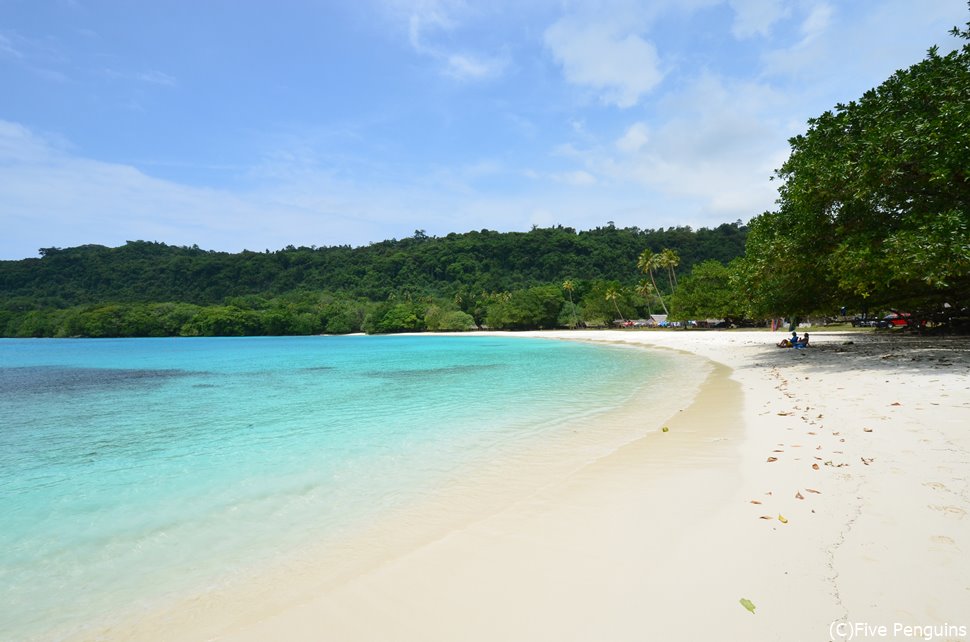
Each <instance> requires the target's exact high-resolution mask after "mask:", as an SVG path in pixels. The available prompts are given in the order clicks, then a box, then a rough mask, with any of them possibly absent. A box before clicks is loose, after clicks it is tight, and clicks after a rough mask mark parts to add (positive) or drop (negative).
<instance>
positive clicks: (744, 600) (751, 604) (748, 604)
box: [740, 597, 754, 615]
mask: <svg viewBox="0 0 970 642" xmlns="http://www.w3.org/2000/svg"><path fill="white" fill-rule="evenodd" d="M740 602H741V606H743V607H744V608H746V609H748V610H749V611H751V615H754V602H752V601H751V600H749V599H748V598H746V597H742V598H741V600H740Z"/></svg>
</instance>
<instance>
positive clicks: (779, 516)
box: [778, 514, 788, 524]
mask: <svg viewBox="0 0 970 642" xmlns="http://www.w3.org/2000/svg"><path fill="white" fill-rule="evenodd" d="M778 521H779V522H781V523H782V524H787V523H788V518H787V517H785V516H784V515H781V514H779V515H778Z"/></svg>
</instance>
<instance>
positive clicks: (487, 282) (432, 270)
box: [0, 221, 747, 310]
mask: <svg viewBox="0 0 970 642" xmlns="http://www.w3.org/2000/svg"><path fill="white" fill-rule="evenodd" d="M746 232H747V230H746V228H745V227H743V226H742V225H741V224H740V221H739V222H738V223H735V224H724V225H721V226H719V227H717V228H715V229H706V228H702V229H698V230H692V229H691V228H689V227H677V228H667V229H657V230H650V229H647V230H641V229H638V228H616V227H614V226H613V225H607V226H605V227H599V228H596V229H594V230H589V231H581V232H577V231H575V230H573V229H571V228H565V227H553V228H534V229H533V230H532V231H530V232H507V233H499V232H493V231H488V230H482V231H477V232H467V233H463V234H449V235H448V236H445V237H431V236H427V235H425V234H424V233H423V232H421V231H417V232H415V234H414V236H411V237H408V238H405V239H401V240H390V241H383V242H380V243H374V244H371V245H368V246H364V247H358V248H351V247H349V246H338V247H321V248H317V247H299V248H295V247H292V246H290V247H287V248H286V249H284V250H279V251H275V252H270V251H265V252H252V251H243V252H241V253H238V254H229V253H224V252H212V251H206V250H203V249H199V248H198V247H191V248H188V247H176V246H170V245H165V244H163V243H154V242H146V241H131V242H128V243H127V244H126V245H124V246H121V247H116V248H108V247H103V246H100V245H86V246H81V247H75V248H68V249H60V248H43V249H42V250H41V255H42V256H41V258H38V259H24V260H20V261H0V300H2V301H3V307H5V308H7V309H8V310H9V309H20V310H24V309H31V308H34V309H36V308H48V309H50V308H65V307H69V306H76V305H85V304H98V303H105V302H113V303H146V302H185V303H192V304H196V305H215V304H221V303H223V302H225V301H226V299H227V298H229V297H240V296H246V295H260V296H265V297H276V296H280V295H284V294H287V293H290V292H295V291H296V292H298V291H304V292H308V291H317V292H330V293H334V294H340V295H342V296H347V297H359V298H362V299H369V300H371V301H383V300H387V299H388V298H393V297H396V296H437V297H442V296H448V297H451V296H454V295H460V294H462V293H464V292H467V293H475V294H477V293H480V292H500V291H513V290H519V289H523V288H529V287H534V286H537V285H544V284H561V283H562V282H563V280H565V279H576V280H613V281H618V282H619V283H621V284H624V285H629V284H633V283H634V282H635V281H636V280H637V279H638V278H642V277H643V275H642V273H638V271H637V268H636V265H637V257H638V256H639V254H640V253H641V252H642V251H643V250H644V249H651V250H653V251H655V252H659V251H660V250H661V249H663V248H670V249H672V250H675V251H676V252H677V254H678V255H679V256H680V265H679V268H678V272H683V273H686V272H687V271H689V270H690V268H691V266H692V265H694V264H695V263H698V262H701V261H704V260H708V259H716V260H718V261H721V262H724V263H726V262H728V261H730V260H731V259H734V258H735V257H738V256H740V255H742V254H743V253H744V243H745V236H746Z"/></svg>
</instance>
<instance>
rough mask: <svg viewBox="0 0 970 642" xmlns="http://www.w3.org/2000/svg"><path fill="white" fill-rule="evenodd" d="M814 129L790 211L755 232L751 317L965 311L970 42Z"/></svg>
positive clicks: (747, 266)
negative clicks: (849, 310)
mask: <svg viewBox="0 0 970 642" xmlns="http://www.w3.org/2000/svg"><path fill="white" fill-rule="evenodd" d="M968 31H970V29H968V30H967V31H959V30H954V32H953V33H954V35H958V36H961V37H962V38H964V39H967V40H970V36H968ZM808 124H809V127H808V131H807V132H806V133H805V134H803V135H799V136H795V137H794V138H792V139H791V140H790V144H791V150H792V151H791V156H790V158H789V159H788V160H787V162H785V164H784V165H783V166H782V167H781V168H780V169H779V170H778V171H777V178H778V179H780V180H781V183H782V184H781V187H780V189H779V200H778V205H779V207H778V209H777V210H776V211H773V212H767V213H765V214H763V215H761V216H759V217H757V218H755V219H754V220H753V221H752V223H751V230H750V234H749V235H748V239H747V248H746V255H745V258H744V260H743V261H741V263H740V266H739V270H740V273H741V274H742V275H743V277H744V281H745V284H746V288H747V293H748V295H749V299H750V301H751V303H752V306H751V307H752V310H751V312H752V313H754V314H756V315H758V316H770V315H795V314H800V313H810V312H815V311H831V310H833V309H837V308H839V307H840V306H842V305H850V306H851V307H854V308H856V309H866V308H867V307H869V308H872V309H906V310H910V311H913V312H916V311H922V312H930V311H932V310H934V309H938V308H939V307H941V306H943V305H944V304H947V305H950V306H951V307H960V308H962V307H965V306H966V305H967V303H968V300H970V299H968V297H970V175H968V172H970V42H968V43H966V44H964V45H963V47H962V48H960V49H958V50H956V51H953V52H951V53H948V54H946V55H941V54H940V53H939V51H938V49H937V48H936V47H934V48H932V49H930V50H929V52H928V53H927V55H926V58H925V59H924V60H922V61H921V62H919V63H917V64H915V65H913V66H911V67H909V68H908V69H904V70H900V71H898V72H896V73H895V74H893V75H892V76H891V77H890V78H889V79H888V80H886V81H885V82H884V83H882V84H881V85H880V86H879V87H877V88H875V89H872V90H870V91H867V92H866V93H865V94H864V95H863V96H862V97H861V98H859V99H858V100H855V101H851V102H849V103H848V104H840V105H837V106H836V107H835V109H834V110H833V111H826V112H825V113H824V114H822V115H821V116H819V117H817V118H813V119H811V120H810V121H809V123H808Z"/></svg>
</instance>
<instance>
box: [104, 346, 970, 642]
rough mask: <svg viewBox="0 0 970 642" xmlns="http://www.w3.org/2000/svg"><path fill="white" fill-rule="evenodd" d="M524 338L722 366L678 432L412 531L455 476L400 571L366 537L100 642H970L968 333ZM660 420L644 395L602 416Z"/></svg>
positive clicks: (684, 410)
mask: <svg viewBox="0 0 970 642" xmlns="http://www.w3.org/2000/svg"><path fill="white" fill-rule="evenodd" d="M502 336H510V335H502ZM514 336H528V337H543V338H548V339H565V340H579V341H596V342H599V341H603V342H611V343H628V344H636V345H642V346H649V347H653V348H662V349H673V350H678V351H683V352H689V353H692V354H693V355H696V356H699V357H703V358H704V359H707V360H709V363H710V364H711V365H710V366H708V367H707V368H706V369H704V368H700V369H698V366H697V365H696V364H695V365H693V366H692V367H691V368H688V369H684V370H681V371H678V372H676V373H675V374H674V375H672V376H669V377H665V378H664V380H663V381H660V382H657V384H656V385H658V386H663V387H664V389H669V390H671V391H674V390H677V389H678V388H679V387H681V386H684V388H683V389H684V390H687V391H689V392H690V394H691V395H694V396H695V397H696V398H695V400H694V402H693V403H687V404H686V405H683V404H681V405H680V407H678V408H676V409H674V411H673V412H672V413H671V414H670V415H669V418H668V419H667V420H666V421H663V422H662V424H663V426H662V428H663V427H665V428H666V431H663V430H656V429H655V430H652V431H650V432H649V434H646V435H645V436H643V437H642V438H640V439H638V440H636V441H633V442H631V443H628V444H626V445H624V446H621V447H619V448H618V449H615V450H613V451H612V452H608V453H604V454H603V455H602V456H600V457H598V458H597V459H596V460H595V461H592V462H591V463H589V464H587V465H585V466H583V467H581V468H579V469H577V470H574V471H571V472H567V473H566V474H563V475H559V476H558V481H556V482H555V483H547V484H545V485H543V486H541V487H538V488H532V489H528V490H526V489H521V488H520V489H519V492H520V494H519V495H517V496H515V497H511V498H509V501H504V500H503V502H502V503H501V505H498V506H491V507H488V506H485V507H484V508H485V510H478V509H476V510H475V511H473V512H474V513H475V514H473V515H466V516H465V518H464V519H462V520H461V521H460V523H457V524H455V523H451V524H450V525H449V528H448V530H447V531H446V532H445V533H443V534H438V535H436V536H434V537H433V538H431V539H422V537H421V536H420V535H416V536H415V537H414V538H412V539H410V540H409V539H408V538H407V537H405V536H402V534H404V533H406V532H408V529H411V532H413V533H415V534H419V533H421V532H422V528H421V526H422V525H423V524H426V523H427V521H428V520H434V519H436V517H435V516H436V515H437V516H438V517H437V519H439V520H440V519H441V512H440V511H442V510H444V511H448V509H449V507H461V506H463V505H465V506H467V505H470V504H469V502H468V499H467V498H469V497H474V496H475V493H476V486H475V484H476V483H477V482H476V480H474V479H471V478H470V479H468V480H467V483H465V484H463V483H462V482H461V478H460V477H458V478H456V484H455V487H454V492H453V493H451V494H448V495H445V496H442V497H440V498H439V499H440V501H439V502H432V503H431V504H429V505H428V506H427V509H426V510H419V511H416V512H415V513H413V514H411V515H402V516H401V519H400V521H399V522H397V523H396V524H394V525H393V526H392V527H390V528H389V529H388V531H386V532H385V533H383V535H390V534H393V535H394V538H395V541H396V542H397V544H398V546H397V548H396V549H394V550H390V549H387V548H385V549H383V554H382V555H381V556H377V557H370V558H367V551H366V545H367V542H358V546H353V547H351V548H349V549H348V550H345V551H337V552H333V553H334V554H333V555H332V556H330V557H329V558H325V556H323V557H319V558H317V559H316V560H309V559H307V560H302V561H301V562H300V563H294V564H292V565H291V566H289V567H287V568H279V569H276V571H275V572H274V573H272V574H269V575H265V576H263V577H261V578H260V582H259V583H254V584H252V585H250V586H248V587H241V588H239V587H237V589H236V590H234V591H231V592H228V593H223V594H218V593H214V594H213V595H211V596H209V597H207V598H204V599H196V600H194V601H192V602H189V603H185V604H184V605H182V606H181V607H180V608H179V609H178V610H177V611H173V612H166V613H160V614H157V616H156V617H151V618H146V619H143V620H141V621H139V622H137V623H131V625H130V626H126V627H121V628H118V629H117V630H113V631H107V632H105V633H104V636H103V637H104V638H105V639H130V640H163V639H180V640H207V639H218V640H226V641H230V640H231V641H233V642H242V641H250V640H252V641H255V640H266V639H286V640H308V641H309V640H319V639H339V640H378V639H394V640H442V641H443V640H457V639H460V640H498V639H502V640H540V639H542V640H552V639H555V640H577V641H579V640H631V641H632V640H643V639H670V640H696V639H735V640H740V639H744V640H777V639H846V634H847V632H848V629H847V628H846V627H848V626H850V625H853V626H854V624H853V623H856V622H865V623H871V624H872V625H873V626H882V625H885V626H887V627H888V630H890V631H892V630H893V627H894V626H898V627H900V628H899V631H900V632H901V633H900V634H899V636H897V637H900V636H902V633H904V632H906V631H909V632H910V633H913V632H916V631H934V630H935V631H937V632H939V633H945V634H946V635H941V636H939V637H937V638H933V639H965V633H961V631H965V628H964V629H961V628H960V627H966V626H970V622H968V621H967V620H968V619H970V616H968V615H967V613H970V581H968V580H967V578H968V577H970V556H968V555H966V551H967V550H970V516H968V515H967V513H968V512H970V487H968V478H967V471H968V469H970V429H968V428H967V426H970V353H968V350H967V349H966V347H965V345H964V343H963V342H962V341H960V340H958V339H947V338H911V337H897V336H889V335H878V336H876V335H872V334H869V333H865V334H860V333H831V334H829V333H813V334H812V344H813V347H811V348H809V349H806V350H798V351H796V350H791V349H780V348H776V347H774V343H775V342H776V341H777V339H778V338H779V337H780V336H781V334H780V333H768V332H738V331H731V332H649V331H647V332H624V331H602V332H543V333H534V334H533V333H525V334H522V335H514ZM698 379H700V381H697V380H698ZM691 386H694V387H693V388H691ZM688 401H689V400H688ZM649 412H650V409H649V408H646V407H642V406H640V407H638V406H637V405H636V401H635V400H631V402H630V404H628V405H626V406H624V407H623V409H622V410H621V411H618V414H609V415H606V416H604V417H599V418H593V419H591V421H594V422H595V421H601V422H602V421H605V422H635V421H637V418H638V417H643V416H644V415H645V414H646V413H649ZM472 503H473V502H472ZM480 508H481V507H480ZM425 532H426V531H425ZM373 536H374V539H373V540H372V542H374V543H376V544H380V543H381V542H383V541H385V540H383V539H382V533H380V532H376V533H374V534H373ZM354 556H356V557H354ZM365 558H366V559H365ZM334 563H338V564H342V568H343V569H344V570H345V571H346V573H344V574H341V573H333V572H332V571H333V568H334V567H333V564H334ZM905 627H910V628H908V629H907V628H905ZM913 627H926V628H923V629H915V628H913ZM930 627H935V628H930ZM840 636H841V637H840Z"/></svg>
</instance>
